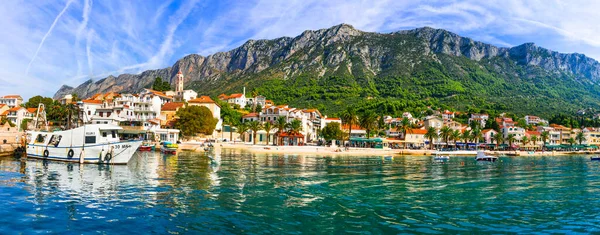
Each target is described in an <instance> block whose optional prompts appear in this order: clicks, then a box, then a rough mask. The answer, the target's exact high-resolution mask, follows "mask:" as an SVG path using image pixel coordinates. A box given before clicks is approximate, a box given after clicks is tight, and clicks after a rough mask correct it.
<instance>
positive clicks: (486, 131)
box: [481, 129, 494, 134]
mask: <svg viewBox="0 0 600 235" xmlns="http://www.w3.org/2000/svg"><path fill="white" fill-rule="evenodd" d="M493 130H494V129H485V130H483V131H481V133H483V134H485V133H488V132H490V131H493Z"/></svg>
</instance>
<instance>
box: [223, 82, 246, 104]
mask: <svg viewBox="0 0 600 235" xmlns="http://www.w3.org/2000/svg"><path fill="white" fill-rule="evenodd" d="M218 98H219V99H220V100H223V101H227V103H229V104H231V105H235V104H237V105H239V106H240V108H242V109H243V108H244V107H246V104H247V103H248V100H247V99H246V88H245V87H244V91H243V93H241V94H240V93H235V94H231V95H225V94H221V95H219V97H218Z"/></svg>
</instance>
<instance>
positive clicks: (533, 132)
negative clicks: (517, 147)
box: [525, 131, 541, 136]
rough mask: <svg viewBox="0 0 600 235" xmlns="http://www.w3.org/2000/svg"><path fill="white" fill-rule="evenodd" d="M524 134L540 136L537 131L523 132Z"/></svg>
mask: <svg viewBox="0 0 600 235" xmlns="http://www.w3.org/2000/svg"><path fill="white" fill-rule="evenodd" d="M525 134H527V135H537V136H539V135H541V134H540V132H539V131H525Z"/></svg>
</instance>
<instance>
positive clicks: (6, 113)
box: [0, 110, 8, 116]
mask: <svg viewBox="0 0 600 235" xmlns="http://www.w3.org/2000/svg"><path fill="white" fill-rule="evenodd" d="M6 115H8V110H6V111H4V112H3V113H2V114H0V116H6Z"/></svg>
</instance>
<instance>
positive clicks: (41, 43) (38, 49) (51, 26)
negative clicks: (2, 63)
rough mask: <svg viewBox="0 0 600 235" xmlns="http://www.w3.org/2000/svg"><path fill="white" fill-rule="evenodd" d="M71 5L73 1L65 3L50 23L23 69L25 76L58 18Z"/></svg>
mask: <svg viewBox="0 0 600 235" xmlns="http://www.w3.org/2000/svg"><path fill="white" fill-rule="evenodd" d="M71 3H73V0H69V1H67V4H65V7H64V8H63V9H62V11H60V13H58V15H57V16H56V18H54V21H53V22H52V25H50V28H49V29H48V32H46V34H45V35H44V37H42V41H41V42H40V45H39V46H38V48H37V50H35V53H34V54H33V57H31V61H29V64H28V65H27V69H25V75H28V74H29V68H31V63H33V61H34V60H35V58H36V57H37V55H38V53H39V52H40V49H42V46H43V45H44V42H45V41H46V38H48V36H49V35H50V33H52V30H53V29H54V26H56V22H58V20H59V19H60V17H61V16H62V15H63V14H64V13H65V12H66V11H67V9H68V8H69V6H70V5H71Z"/></svg>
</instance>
